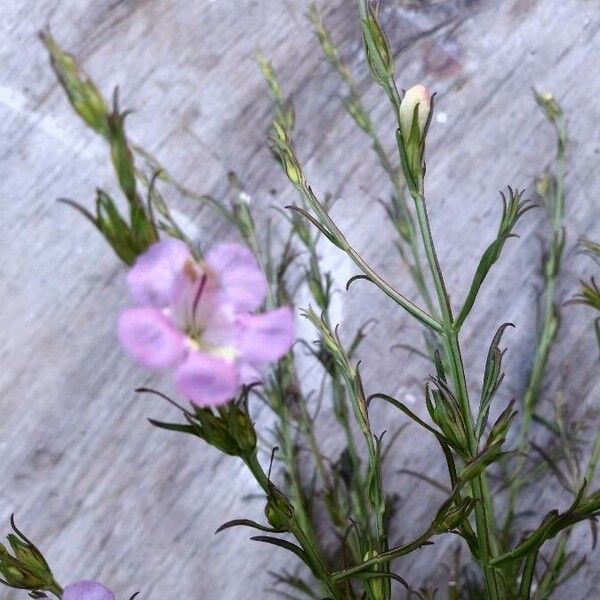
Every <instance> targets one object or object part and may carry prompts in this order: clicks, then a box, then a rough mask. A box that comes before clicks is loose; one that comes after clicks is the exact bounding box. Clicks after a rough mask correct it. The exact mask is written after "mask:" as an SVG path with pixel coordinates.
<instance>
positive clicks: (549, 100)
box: [533, 90, 563, 123]
mask: <svg viewBox="0 0 600 600" xmlns="http://www.w3.org/2000/svg"><path fill="white" fill-rule="evenodd" d="M533 93H534V95H535V100H536V102H537V103H538V105H539V106H540V108H541V109H542V110H543V111H544V114H545V115H546V118H547V119H548V121H550V122H552V123H554V122H556V121H557V120H558V119H559V118H560V117H561V116H562V114H563V111H562V108H561V107H560V104H559V103H558V102H557V101H556V99H555V98H554V96H553V95H552V94H550V93H548V92H538V91H536V90H533Z"/></svg>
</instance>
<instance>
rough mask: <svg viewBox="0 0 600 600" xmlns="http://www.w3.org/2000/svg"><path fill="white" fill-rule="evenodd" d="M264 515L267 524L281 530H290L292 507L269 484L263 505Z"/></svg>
mask: <svg viewBox="0 0 600 600" xmlns="http://www.w3.org/2000/svg"><path fill="white" fill-rule="evenodd" d="M265 516H266V517H267V521H269V524H270V525H272V526H273V527H275V529H280V530H282V531H290V530H291V529H292V526H293V520H294V507H293V506H292V505H291V504H290V502H289V500H288V499H287V498H286V497H285V496H284V495H283V494H282V493H281V492H280V491H279V490H278V489H277V488H276V487H275V486H271V488H270V490H269V494H268V497H267V505H266V506H265Z"/></svg>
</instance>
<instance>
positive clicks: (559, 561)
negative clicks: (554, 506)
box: [536, 531, 571, 600]
mask: <svg viewBox="0 0 600 600" xmlns="http://www.w3.org/2000/svg"><path fill="white" fill-rule="evenodd" d="M570 535H571V532H570V531H564V532H562V534H561V536H560V537H559V539H558V542H557V544H556V547H555V548H554V552H553V553H552V558H551V559H550V563H549V564H548V568H547V570H546V573H545V574H544V577H543V578H542V581H541V582H540V587H539V589H538V591H537V593H536V598H539V599H540V600H545V599H546V598H549V597H550V594H552V592H553V591H554V589H555V588H556V583H557V581H558V578H559V576H560V569H561V567H562V566H563V565H564V560H565V553H566V551H567V541H568V539H569V537H570Z"/></svg>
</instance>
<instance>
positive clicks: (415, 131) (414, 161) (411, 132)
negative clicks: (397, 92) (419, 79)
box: [397, 85, 432, 192]
mask: <svg viewBox="0 0 600 600" xmlns="http://www.w3.org/2000/svg"><path fill="white" fill-rule="evenodd" d="M431 110H432V97H431V94H430V93H429V90H428V89H427V88H426V87H425V86H423V85H415V86H413V87H411V88H410V89H409V90H407V92H406V93H405V94H404V97H403V98H402V101H401V103H400V108H399V114H398V120H399V129H398V134H397V138H398V148H399V150H400V158H401V162H402V171H403V173H404V176H405V178H406V181H407V183H408V187H409V189H410V190H411V192H420V191H421V188H422V180H423V177H424V176H425V163H424V160H423V158H424V154H425V138H426V136H427V129H428V128H429V122H430V120H431Z"/></svg>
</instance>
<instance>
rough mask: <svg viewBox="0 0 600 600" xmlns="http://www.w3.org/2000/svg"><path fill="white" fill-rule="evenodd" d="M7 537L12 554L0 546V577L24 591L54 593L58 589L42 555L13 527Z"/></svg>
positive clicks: (11, 585)
mask: <svg viewBox="0 0 600 600" xmlns="http://www.w3.org/2000/svg"><path fill="white" fill-rule="evenodd" d="M11 523H12V526H13V530H14V531H15V533H11V534H9V535H8V543H9V544H10V547H11V549H12V554H11V553H10V552H9V551H8V550H7V549H6V547H5V546H4V545H3V544H0V577H1V578H2V579H4V581H5V582H6V583H7V584H8V585H9V586H10V587H14V588H18V589H26V590H47V591H52V592H53V593H55V592H56V591H60V587H59V586H58V584H57V583H56V581H55V580H54V575H53V574H52V571H51V570H50V567H49V566H48V563H47V562H46V559H45V558H44V556H43V555H42V553H41V552H40V551H39V550H38V549H37V548H36V547H35V546H34V545H33V544H32V543H31V542H30V541H29V540H28V539H27V538H26V537H25V536H24V535H23V534H21V532H19V530H18V529H17V528H16V527H15V524H14V521H12V520H11Z"/></svg>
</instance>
